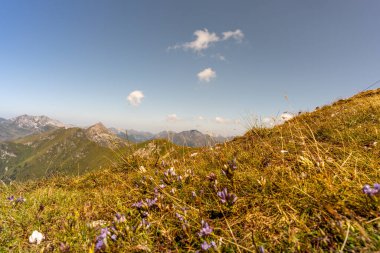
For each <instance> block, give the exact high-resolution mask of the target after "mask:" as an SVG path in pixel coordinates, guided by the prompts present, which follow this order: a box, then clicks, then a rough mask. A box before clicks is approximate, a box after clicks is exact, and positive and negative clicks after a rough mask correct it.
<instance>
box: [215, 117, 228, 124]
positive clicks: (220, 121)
mask: <svg viewBox="0 0 380 253" xmlns="http://www.w3.org/2000/svg"><path fill="white" fill-rule="evenodd" d="M215 121H216V123H219V124H226V123H229V122H230V120H229V119H225V118H222V117H215Z"/></svg>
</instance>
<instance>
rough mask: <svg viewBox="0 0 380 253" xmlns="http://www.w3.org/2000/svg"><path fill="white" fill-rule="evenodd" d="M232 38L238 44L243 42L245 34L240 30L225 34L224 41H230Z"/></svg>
mask: <svg viewBox="0 0 380 253" xmlns="http://www.w3.org/2000/svg"><path fill="white" fill-rule="evenodd" d="M231 38H232V39H235V40H237V41H238V42H241V41H242V40H243V38H244V33H243V32H242V31H241V30H240V29H236V30H235V31H227V32H224V33H223V40H228V39H231Z"/></svg>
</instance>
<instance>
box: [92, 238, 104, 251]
mask: <svg viewBox="0 0 380 253" xmlns="http://www.w3.org/2000/svg"><path fill="white" fill-rule="evenodd" d="M105 247H106V245H105V243H104V240H97V241H96V244H95V251H101V250H103V249H104V248H105Z"/></svg>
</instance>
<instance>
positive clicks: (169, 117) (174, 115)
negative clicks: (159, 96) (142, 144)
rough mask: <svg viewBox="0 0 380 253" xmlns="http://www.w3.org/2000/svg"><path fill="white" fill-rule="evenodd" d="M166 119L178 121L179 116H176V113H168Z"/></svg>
mask: <svg viewBox="0 0 380 253" xmlns="http://www.w3.org/2000/svg"><path fill="white" fill-rule="evenodd" d="M166 121H168V122H177V121H179V118H178V116H177V114H175V113H173V114H169V115H168V116H167V117H166Z"/></svg>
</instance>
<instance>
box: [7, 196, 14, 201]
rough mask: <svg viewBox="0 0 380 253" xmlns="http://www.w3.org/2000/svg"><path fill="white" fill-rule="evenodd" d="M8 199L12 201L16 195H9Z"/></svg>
mask: <svg viewBox="0 0 380 253" xmlns="http://www.w3.org/2000/svg"><path fill="white" fill-rule="evenodd" d="M7 200H9V201H11V202H12V201H14V200H15V196H13V195H12V196H9V197H7Z"/></svg>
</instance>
